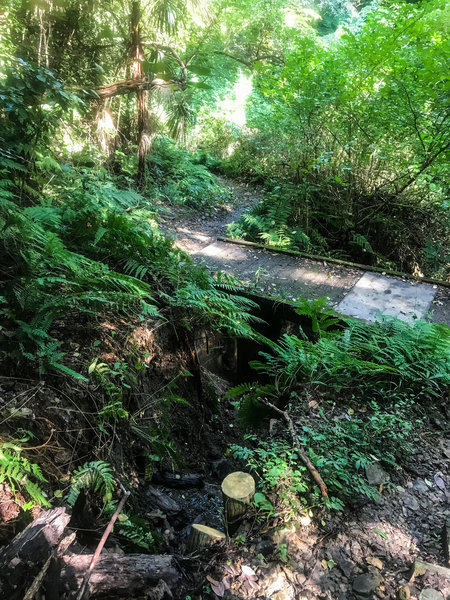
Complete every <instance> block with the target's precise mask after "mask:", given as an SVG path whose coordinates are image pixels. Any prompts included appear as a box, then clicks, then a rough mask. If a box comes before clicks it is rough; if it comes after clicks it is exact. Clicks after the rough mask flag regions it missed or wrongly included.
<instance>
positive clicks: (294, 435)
mask: <svg viewBox="0 0 450 600" xmlns="http://www.w3.org/2000/svg"><path fill="white" fill-rule="evenodd" d="M258 400H259V401H260V402H262V403H263V404H264V405H265V406H267V407H268V408H270V409H271V410H274V411H275V412H276V413H278V414H279V415H281V416H282V417H283V419H284V420H285V421H286V423H287V425H288V427H289V431H290V434H291V437H292V441H293V442H294V444H295V446H296V448H297V452H298V455H299V457H300V460H301V461H302V463H303V464H304V465H305V467H306V468H307V469H308V471H309V472H310V474H311V477H312V478H313V479H314V481H315V482H316V483H317V485H318V486H319V488H320V491H321V493H322V498H328V489H327V486H326V484H325V482H324V480H323V479H322V477H321V475H320V473H319V472H318V470H317V469H316V467H315V466H314V465H313V464H312V462H311V461H310V459H309V457H308V455H307V454H306V452H305V451H304V450H303V448H302V446H301V444H300V440H299V437H298V435H297V432H296V430H295V425H294V421H293V420H292V419H291V416H290V414H289V413H288V412H287V411H285V410H281V408H278V407H277V406H275V404H272V403H271V402H269V401H268V400H267V398H258Z"/></svg>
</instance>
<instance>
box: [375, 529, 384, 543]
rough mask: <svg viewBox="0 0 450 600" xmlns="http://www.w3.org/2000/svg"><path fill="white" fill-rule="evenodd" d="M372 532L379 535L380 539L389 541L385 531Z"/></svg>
mask: <svg viewBox="0 0 450 600" xmlns="http://www.w3.org/2000/svg"><path fill="white" fill-rule="evenodd" d="M372 531H373V532H374V533H378V535H379V536H380V537H382V538H383V539H384V540H387V535H386V534H385V533H384V531H381V529H372Z"/></svg>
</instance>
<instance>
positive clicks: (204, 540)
mask: <svg viewBox="0 0 450 600" xmlns="http://www.w3.org/2000/svg"><path fill="white" fill-rule="evenodd" d="M224 539H226V535H225V534H224V533H223V531H219V530H218V529H214V528H213V527H208V526H207V525H200V524H198V523H194V525H192V527H191V533H190V535H189V539H188V543H187V547H186V552H188V553H191V552H195V551H196V550H200V549H201V548H205V547H206V546H212V545H213V544H214V543H215V542H221V541H223V540H224Z"/></svg>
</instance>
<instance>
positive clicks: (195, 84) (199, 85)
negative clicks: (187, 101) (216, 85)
mask: <svg viewBox="0 0 450 600" xmlns="http://www.w3.org/2000/svg"><path fill="white" fill-rule="evenodd" d="M189 85H190V86H192V87H196V88H198V89H200V90H212V89H213V88H212V87H211V86H210V85H208V84H207V83H204V82H203V81H190V82H189Z"/></svg>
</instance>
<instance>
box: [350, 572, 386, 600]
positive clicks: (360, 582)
mask: <svg viewBox="0 0 450 600" xmlns="http://www.w3.org/2000/svg"><path fill="white" fill-rule="evenodd" d="M381 581H382V579H381V577H380V575H378V576H377V574H375V573H362V574H361V575H357V576H356V577H355V579H354V580H353V586H352V587H353V591H354V592H355V594H356V595H357V596H359V597H361V598H370V597H371V595H372V594H373V592H374V591H375V590H376V589H377V587H378V586H379V585H380V583H381Z"/></svg>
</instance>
